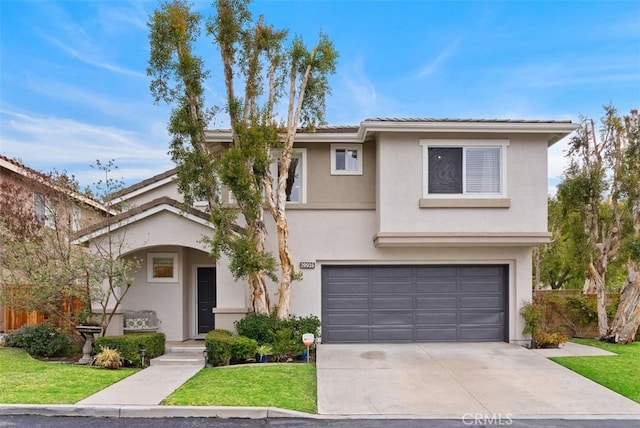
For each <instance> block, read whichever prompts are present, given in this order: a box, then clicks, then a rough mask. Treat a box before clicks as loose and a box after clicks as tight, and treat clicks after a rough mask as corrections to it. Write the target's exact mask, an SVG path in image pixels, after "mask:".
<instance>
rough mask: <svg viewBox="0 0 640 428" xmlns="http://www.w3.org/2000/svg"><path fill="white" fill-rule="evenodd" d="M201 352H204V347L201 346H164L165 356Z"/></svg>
mask: <svg viewBox="0 0 640 428" xmlns="http://www.w3.org/2000/svg"><path fill="white" fill-rule="evenodd" d="M202 351H204V345H202V346H193V345H191V346H166V347H165V351H164V352H165V355H166V354H182V353H185V352H191V353H196V352H200V354H202Z"/></svg>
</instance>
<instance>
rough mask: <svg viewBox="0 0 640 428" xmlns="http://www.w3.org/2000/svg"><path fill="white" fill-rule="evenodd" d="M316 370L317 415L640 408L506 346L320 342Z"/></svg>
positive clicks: (633, 412) (552, 413)
mask: <svg viewBox="0 0 640 428" xmlns="http://www.w3.org/2000/svg"><path fill="white" fill-rule="evenodd" d="M598 358H608V357H598ZM316 367H317V377H318V413H320V414H321V415H374V416H375V415H379V416H380V417H383V416H386V417H394V416H408V417H425V418H443V419H461V418H462V419H463V420H470V418H475V417H476V415H481V417H483V418H502V419H503V421H504V420H508V418H532V417H542V418H561V417H565V418H594V417H595V418H599V419H601V418H624V419H637V418H640V404H638V403H636V402H634V401H632V400H629V399H627V398H625V397H623V396H621V395H619V394H617V393H615V392H613V391H611V390H609V389H607V388H604V387H602V386H600V385H598V384H596V383H594V382H592V381H590V380H588V379H586V378H584V377H582V376H580V375H578V374H576V373H574V372H572V371H570V370H568V369H565V368H563V367H561V366H560V365H558V364H555V363H554V362H552V361H550V360H548V359H547V358H545V357H544V356H542V355H540V354H539V353H536V352H534V351H531V350H528V349H525V348H522V347H520V346H517V345H511V344H508V343H465V344H454V343H446V344H431V343H430V344H365V345H327V344H323V345H319V346H318V350H317V357H316ZM496 420H497V419H496Z"/></svg>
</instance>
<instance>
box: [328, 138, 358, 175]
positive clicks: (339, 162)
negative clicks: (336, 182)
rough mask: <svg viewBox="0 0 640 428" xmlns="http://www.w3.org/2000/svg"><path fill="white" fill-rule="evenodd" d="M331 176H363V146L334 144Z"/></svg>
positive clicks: (332, 146) (332, 147)
mask: <svg viewBox="0 0 640 428" xmlns="http://www.w3.org/2000/svg"><path fill="white" fill-rule="evenodd" d="M331 174H332V175H362V144H332V145H331Z"/></svg>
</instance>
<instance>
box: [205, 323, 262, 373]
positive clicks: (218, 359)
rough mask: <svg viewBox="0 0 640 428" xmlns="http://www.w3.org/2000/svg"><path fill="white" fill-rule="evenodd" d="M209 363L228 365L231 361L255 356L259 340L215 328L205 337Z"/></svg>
mask: <svg viewBox="0 0 640 428" xmlns="http://www.w3.org/2000/svg"><path fill="white" fill-rule="evenodd" d="M204 343H205V347H206V349H207V355H208V358H209V364H211V365H212V366H214V367H216V366H228V365H229V364H231V361H238V362H240V361H246V360H247V359H249V358H253V357H255V355H256V353H257V352H258V342H256V341H255V340H253V339H249V338H248V337H243V336H234V335H233V333H231V332H230V331H229V330H222V329H220V330H213V331H210V332H209V333H207V336H206V337H205V339H204Z"/></svg>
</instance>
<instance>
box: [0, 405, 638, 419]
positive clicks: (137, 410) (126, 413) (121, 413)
mask: <svg viewBox="0 0 640 428" xmlns="http://www.w3.org/2000/svg"><path fill="white" fill-rule="evenodd" d="M0 416H77V417H98V418H219V419H267V418H282V419H286V418H296V419H318V420H349V419H384V420H393V419H411V420H420V419H424V420H428V419H437V420H458V421H459V420H461V418H462V417H463V416H462V415H449V414H440V415H436V414H433V415H427V414H422V415H402V414H393V415H375V414H348V415H346V414H345V415H316V414H311V413H305V412H298V411H295V410H287V409H281V408H277V407H225V406H159V405H156V406H131V405H102V406H100V405H91V406H89V405H86V406H85V405H74V404H61V405H54V404H12V405H7V404H0ZM467 417H469V415H467ZM509 417H510V418H511V419H513V420H528V419H536V420H559V419H563V420H640V415H621V414H590V415H575V414H574V415H570V414H569V415H567V414H564V415H562V414H558V415H533V414H523V415H518V414H510V415H509Z"/></svg>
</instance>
